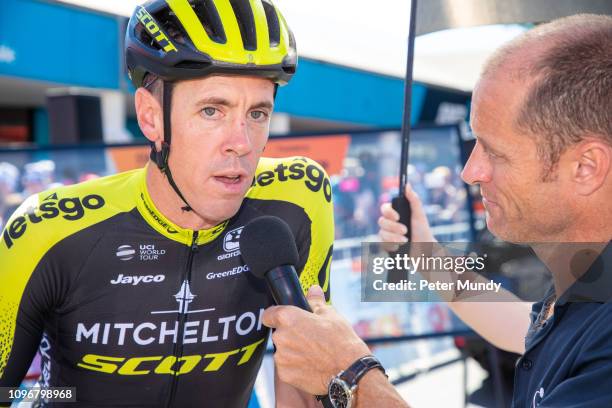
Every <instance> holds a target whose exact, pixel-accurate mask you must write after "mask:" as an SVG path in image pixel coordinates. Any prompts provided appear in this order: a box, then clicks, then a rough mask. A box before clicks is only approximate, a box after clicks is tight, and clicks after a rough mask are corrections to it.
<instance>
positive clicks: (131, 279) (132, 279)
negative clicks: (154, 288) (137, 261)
mask: <svg viewBox="0 0 612 408" xmlns="http://www.w3.org/2000/svg"><path fill="white" fill-rule="evenodd" d="M164 279H166V277H165V276H164V275H155V276H154V275H140V276H138V275H134V276H128V275H124V274H122V273H120V274H119V276H117V277H116V278H115V279H113V280H111V281H110V283H111V285H133V286H136V285H138V284H139V283H141V282H142V283H151V282H155V283H159V282H163V281H164Z"/></svg>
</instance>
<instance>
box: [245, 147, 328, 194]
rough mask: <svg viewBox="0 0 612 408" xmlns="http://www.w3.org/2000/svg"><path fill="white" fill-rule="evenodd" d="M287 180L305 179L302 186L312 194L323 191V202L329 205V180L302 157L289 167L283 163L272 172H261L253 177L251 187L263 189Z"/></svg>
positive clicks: (297, 158) (316, 167)
mask: <svg viewBox="0 0 612 408" xmlns="http://www.w3.org/2000/svg"><path fill="white" fill-rule="evenodd" d="M289 179H291V180H302V179H305V180H304V184H305V185H306V187H307V188H308V189H309V190H310V191H312V192H313V193H317V192H319V191H321V189H323V194H324V195H325V200H326V201H327V202H328V203H331V199H332V189H331V184H330V182H329V178H328V177H325V173H324V172H323V170H322V169H321V168H320V167H319V166H315V165H314V164H310V163H309V162H308V160H306V159H305V158H304V157H296V158H295V159H293V160H292V163H291V164H290V165H289V166H287V165H286V164H285V163H279V164H278V166H276V167H275V168H274V170H273V171H269V170H267V171H262V172H261V173H259V174H257V175H256V176H255V178H254V179H253V184H251V185H252V186H258V185H259V186H261V187H265V186H268V185H270V184H272V183H273V182H274V181H275V180H278V181H280V182H284V181H287V180H289Z"/></svg>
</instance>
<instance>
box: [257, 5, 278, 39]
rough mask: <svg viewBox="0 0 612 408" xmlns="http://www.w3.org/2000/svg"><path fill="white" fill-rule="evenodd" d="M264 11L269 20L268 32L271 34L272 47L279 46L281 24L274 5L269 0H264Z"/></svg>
mask: <svg viewBox="0 0 612 408" xmlns="http://www.w3.org/2000/svg"><path fill="white" fill-rule="evenodd" d="M261 3H262V4H263V8H264V11H265V12H266V19H267V20H268V34H269V36H270V47H278V44H280V24H279V22H278V15H277V14H276V10H275V8H274V6H273V5H272V4H270V3H268V2H267V1H262V2H261Z"/></svg>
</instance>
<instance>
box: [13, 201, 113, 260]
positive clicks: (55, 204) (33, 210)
mask: <svg viewBox="0 0 612 408" xmlns="http://www.w3.org/2000/svg"><path fill="white" fill-rule="evenodd" d="M104 204H106V202H105V201H104V199H103V198H102V197H101V196H99V195H97V194H90V195H86V196H85V197H82V198H81V197H69V198H62V199H58V197H57V193H54V194H51V195H50V196H48V197H47V198H45V199H44V200H43V201H42V203H41V204H40V205H39V206H38V207H35V206H31V207H29V208H28V209H27V210H26V211H25V213H24V214H23V215H20V216H18V217H15V218H14V219H13V221H12V222H11V224H10V225H7V227H6V229H5V230H4V235H3V238H4V242H5V244H6V246H7V248H9V249H10V248H11V247H12V246H13V244H14V241H16V240H18V239H19V238H21V237H22V236H23V234H25V232H26V231H27V229H28V226H29V224H38V223H40V222H43V221H45V220H50V219H53V218H57V217H59V216H60V215H61V217H62V218H63V219H65V220H67V221H77V220H80V219H81V218H83V216H84V215H85V212H86V210H98V209H100V208H102V207H104ZM57 228H61V227H60V226H58V227H57Z"/></svg>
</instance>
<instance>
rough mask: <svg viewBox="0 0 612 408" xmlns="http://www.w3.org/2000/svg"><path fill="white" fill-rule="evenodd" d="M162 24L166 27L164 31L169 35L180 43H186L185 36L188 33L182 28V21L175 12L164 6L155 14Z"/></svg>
mask: <svg viewBox="0 0 612 408" xmlns="http://www.w3.org/2000/svg"><path fill="white" fill-rule="evenodd" d="M153 17H155V19H156V20H157V21H159V22H160V25H161V26H162V27H163V28H164V31H165V32H166V34H168V36H169V37H170V38H171V39H172V40H174V41H176V42H177V43H179V44H182V45H185V44H186V42H187V41H186V40H185V37H186V36H187V34H186V33H185V30H184V29H183V28H182V26H181V23H180V22H179V21H178V19H177V18H176V16H175V15H174V12H172V11H171V10H170V9H168V8H163V9H161V10H160V11H159V12H157V13H155V14H154V15H153Z"/></svg>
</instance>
